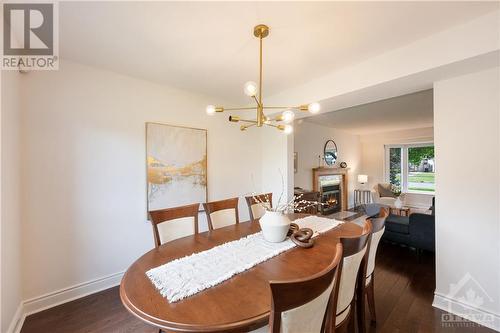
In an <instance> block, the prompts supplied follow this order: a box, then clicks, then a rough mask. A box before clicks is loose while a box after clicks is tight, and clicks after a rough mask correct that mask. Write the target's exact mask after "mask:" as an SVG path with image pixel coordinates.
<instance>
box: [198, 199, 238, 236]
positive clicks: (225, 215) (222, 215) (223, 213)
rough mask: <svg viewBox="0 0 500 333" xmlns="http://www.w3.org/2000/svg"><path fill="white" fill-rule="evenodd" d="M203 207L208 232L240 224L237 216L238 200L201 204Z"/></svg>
mask: <svg viewBox="0 0 500 333" xmlns="http://www.w3.org/2000/svg"><path fill="white" fill-rule="evenodd" d="M203 207H204V208H205V212H206V213H207V220H208V229H209V230H214V229H218V228H222V227H226V226H228V225H231V224H236V223H240V221H239V216H238V198H231V199H226V200H220V201H212V202H207V203H204V204H203Z"/></svg>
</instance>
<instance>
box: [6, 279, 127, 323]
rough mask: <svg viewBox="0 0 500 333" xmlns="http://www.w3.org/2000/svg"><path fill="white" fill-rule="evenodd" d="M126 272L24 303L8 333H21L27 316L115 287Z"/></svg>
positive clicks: (20, 306) (80, 284)
mask: <svg viewBox="0 0 500 333" xmlns="http://www.w3.org/2000/svg"><path fill="white" fill-rule="evenodd" d="M124 273H125V272H118V273H114V274H111V275H108V276H104V277H100V278H97V279H94V280H91V281H87V282H83V283H79V284H76V285H74V286H70V287H67V288H63V289H60V290H56V291H53V292H51V293H47V294H45V295H41V296H38V297H34V298H31V299H28V300H25V301H23V302H22V303H21V304H20V305H19V307H18V309H17V311H16V314H15V316H14V318H13V319H12V322H11V324H10V326H9V330H8V331H7V332H8V333H19V332H20V331H21V328H22V326H23V323H24V320H25V319H26V317H27V316H29V315H31V314H34V313H37V312H40V311H43V310H47V309H50V308H53V307H55V306H58V305H61V304H64V303H67V302H71V301H73V300H75V299H78V298H82V297H85V296H88V295H91V294H95V293H97V292H99V291H102V290H105V289H109V288H112V287H115V286H117V285H119V284H120V281H121V279H122V277H123V274H124Z"/></svg>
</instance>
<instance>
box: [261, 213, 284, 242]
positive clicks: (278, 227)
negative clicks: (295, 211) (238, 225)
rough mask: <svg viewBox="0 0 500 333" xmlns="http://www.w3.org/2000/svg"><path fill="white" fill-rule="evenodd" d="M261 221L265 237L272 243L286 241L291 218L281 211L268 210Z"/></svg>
mask: <svg viewBox="0 0 500 333" xmlns="http://www.w3.org/2000/svg"><path fill="white" fill-rule="evenodd" d="M259 223H260V228H261V229H262V234H263V235H264V239H265V240H267V241H268V242H271V243H279V242H282V241H284V240H285V239H286V234H287V233H288V230H289V229H290V219H289V218H288V216H286V215H285V214H283V213H280V212H269V211H266V213H265V214H264V216H262V217H261V218H260V220H259Z"/></svg>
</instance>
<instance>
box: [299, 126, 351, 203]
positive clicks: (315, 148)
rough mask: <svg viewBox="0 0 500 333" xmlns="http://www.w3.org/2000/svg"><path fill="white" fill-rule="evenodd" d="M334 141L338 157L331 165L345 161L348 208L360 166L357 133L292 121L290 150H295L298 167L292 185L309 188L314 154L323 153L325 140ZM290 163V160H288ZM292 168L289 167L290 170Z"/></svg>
mask: <svg viewBox="0 0 500 333" xmlns="http://www.w3.org/2000/svg"><path fill="white" fill-rule="evenodd" d="M329 139H332V140H334V141H335V143H336V145H337V149H338V159H337V164H336V165H335V166H337V167H338V166H339V164H340V162H342V161H345V162H346V163H347V166H348V168H349V172H348V188H349V204H348V205H349V207H351V206H353V205H354V198H353V194H354V192H353V191H354V189H355V188H359V187H360V185H359V184H358V183H357V177H358V173H359V170H360V167H361V144H360V141H359V136H357V135H352V134H349V133H347V132H345V131H341V130H338V129H334V128H331V127H327V126H321V125H317V124H313V123H310V122H307V121H303V120H298V121H296V122H295V124H294V151H295V152H297V153H298V168H297V173H296V174H295V178H294V180H295V182H294V183H295V184H294V185H295V186H298V187H302V188H304V189H309V190H310V189H312V185H313V184H312V169H313V168H317V167H318V156H319V155H321V156H323V149H324V145H325V143H326V141H327V140H329ZM292 163H293V161H292ZM292 170H293V169H292Z"/></svg>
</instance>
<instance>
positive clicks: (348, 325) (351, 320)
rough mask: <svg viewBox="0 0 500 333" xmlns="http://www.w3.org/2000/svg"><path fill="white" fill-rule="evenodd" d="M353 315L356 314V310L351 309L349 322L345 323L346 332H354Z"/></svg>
mask: <svg viewBox="0 0 500 333" xmlns="http://www.w3.org/2000/svg"><path fill="white" fill-rule="evenodd" d="M351 311H352V310H351ZM355 315H356V311H352V312H351V318H349V322H348V323H347V332H348V333H355V332H356V319H355V318H354V316H355Z"/></svg>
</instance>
